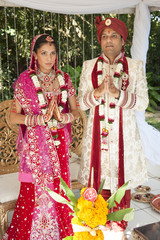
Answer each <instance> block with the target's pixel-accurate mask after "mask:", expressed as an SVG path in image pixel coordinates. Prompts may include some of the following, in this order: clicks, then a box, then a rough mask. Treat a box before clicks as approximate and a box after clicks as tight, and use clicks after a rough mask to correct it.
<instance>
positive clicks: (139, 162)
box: [78, 56, 148, 192]
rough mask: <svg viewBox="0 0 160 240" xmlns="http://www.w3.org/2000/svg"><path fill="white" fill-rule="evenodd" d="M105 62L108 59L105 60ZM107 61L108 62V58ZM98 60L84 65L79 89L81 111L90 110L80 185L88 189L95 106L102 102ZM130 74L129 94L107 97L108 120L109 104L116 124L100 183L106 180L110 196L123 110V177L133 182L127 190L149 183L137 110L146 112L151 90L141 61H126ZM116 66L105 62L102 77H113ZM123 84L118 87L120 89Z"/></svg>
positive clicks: (115, 183) (104, 154) (103, 157)
mask: <svg viewBox="0 0 160 240" xmlns="http://www.w3.org/2000/svg"><path fill="white" fill-rule="evenodd" d="M103 57H104V58H106V57H105V56H103ZM117 58H120V56H118V57H117ZM106 60H107V58H106ZM96 61H97V58H95V59H92V60H87V61H85V62H84V64H83V69H82V73H81V78H80V85H79V89H78V98H79V103H80V108H81V109H82V110H84V111H86V110H88V109H89V116H88V122H87V126H86V129H85V134H84V138H83V145H82V159H81V167H80V172H79V181H80V182H81V183H82V184H84V185H87V184H88V179H89V173H90V161H91V147H92V146H91V145H92V132H93V120H94V111H95V106H97V105H99V104H100V102H99V100H95V98H94V95H93V92H94V89H93V86H92V78H91V74H92V71H93V68H94V65H95V63H96ZM127 62H128V70H129V86H128V87H127V90H126V91H123V90H121V94H120V98H119V100H117V99H115V98H114V97H110V96H109V95H108V94H107V93H106V94H105V101H106V103H105V117H108V116H107V114H108V109H109V102H113V103H115V104H116V107H115V112H114V122H113V124H112V130H111V131H110V133H109V135H108V138H109V150H108V151H104V150H101V179H103V178H104V179H105V186H104V189H111V192H114V191H116V190H117V187H118V162H119V109H120V107H122V108H123V139H124V174H125V182H126V181H128V180H131V182H130V184H129V185H128V188H130V187H136V186H137V185H139V184H143V182H145V181H146V180H147V167H146V160H145V156H144V152H143V149H142V143H141V140H140V135H139V131H138V127H137V122H136V117H135V110H139V111H144V110H145V109H146V108H147V106H148V89H147V82H146V77H145V74H144V70H143V64H142V61H139V60H133V59H131V58H127ZM116 66H117V63H116V60H115V62H114V63H113V65H109V64H107V63H106V62H103V69H102V71H103V77H104V76H105V75H106V74H110V75H111V76H113V75H114V72H115V69H116ZM121 84H122V80H121V79H120V80H119V83H118V84H117V83H115V85H116V87H117V88H119V89H121Z"/></svg>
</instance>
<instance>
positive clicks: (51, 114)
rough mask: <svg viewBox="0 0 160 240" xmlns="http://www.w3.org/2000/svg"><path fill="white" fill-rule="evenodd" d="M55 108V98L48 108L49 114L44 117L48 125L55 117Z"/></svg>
mask: <svg viewBox="0 0 160 240" xmlns="http://www.w3.org/2000/svg"><path fill="white" fill-rule="evenodd" d="M54 108H55V97H52V99H51V101H50V103H49V106H48V108H47V112H46V114H45V115H43V119H44V122H45V123H47V122H49V120H50V119H51V118H52V116H53V111H54Z"/></svg>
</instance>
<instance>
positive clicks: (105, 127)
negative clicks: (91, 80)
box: [97, 53, 129, 151]
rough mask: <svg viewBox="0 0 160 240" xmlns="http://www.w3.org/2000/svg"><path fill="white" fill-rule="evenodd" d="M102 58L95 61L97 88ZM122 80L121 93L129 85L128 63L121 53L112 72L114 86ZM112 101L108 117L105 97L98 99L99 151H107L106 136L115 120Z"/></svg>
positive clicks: (100, 82) (113, 100) (114, 105)
mask: <svg viewBox="0 0 160 240" xmlns="http://www.w3.org/2000/svg"><path fill="white" fill-rule="evenodd" d="M103 61H104V59H103V56H100V57H99V58H98V61H97V81H98V86H100V85H101V84H102V82H103V76H102V69H103ZM120 79H122V87H121V89H122V90H123V91H125V90H126V88H127V87H128V84H129V79H128V63H127V60H126V58H125V56H124V54H123V53H122V56H121V58H120V59H119V60H118V64H117V66H116V70H115V72H114V80H113V81H114V84H115V86H116V87H117V88H119V81H120ZM111 99H112V101H110V102H109V111H108V116H106V112H105V111H106V107H105V97H104V96H101V97H100V105H99V117H100V135H101V150H105V151H107V150H108V135H109V132H110V129H111V128H112V124H113V122H114V119H115V107H116V104H115V103H116V101H117V100H116V99H115V98H111Z"/></svg>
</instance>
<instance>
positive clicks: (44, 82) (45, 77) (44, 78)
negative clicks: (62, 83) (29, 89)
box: [36, 69, 56, 92]
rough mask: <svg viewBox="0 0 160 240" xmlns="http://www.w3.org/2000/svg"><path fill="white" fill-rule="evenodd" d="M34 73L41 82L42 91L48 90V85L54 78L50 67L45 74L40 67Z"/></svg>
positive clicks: (51, 83)
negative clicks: (49, 70) (48, 71)
mask: <svg viewBox="0 0 160 240" xmlns="http://www.w3.org/2000/svg"><path fill="white" fill-rule="evenodd" d="M36 74H37V77H38V79H39V81H40V83H41V88H42V91H46V92H48V90H49V87H50V86H52V85H53V82H54V80H55V79H56V78H55V77H56V75H55V72H54V70H53V69H52V70H51V72H50V73H49V74H45V73H43V72H41V71H40V69H38V70H37V72H36Z"/></svg>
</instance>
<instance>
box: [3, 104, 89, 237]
mask: <svg viewBox="0 0 160 240" xmlns="http://www.w3.org/2000/svg"><path fill="white" fill-rule="evenodd" d="M11 105H12V100H6V101H4V102H1V103H0V145H1V158H0V190H1V191H0V238H1V237H2V236H3V235H4V233H5V232H6V230H7V228H8V213H9V212H10V211H13V210H14V208H15V206H16V202H17V198H18V194H19V188H20V182H19V181H18V171H19V160H18V158H17V154H16V138H17V135H18V130H19V127H18V125H12V124H11V123H10V121H9V113H10V108H11ZM79 114H80V118H79V119H78V120H75V121H73V122H72V124H71V127H72V144H71V155H73V154H74V160H73V161H72V158H71V164H70V167H71V169H72V171H74V170H75V168H76V170H78V169H77V166H79V161H80V156H81V145H82V138H83V133H84V128H85V125H86V122H87V116H86V113H85V112H83V111H82V110H80V109H79ZM74 164H75V166H74ZM72 171H71V187H72V189H76V188H80V189H81V188H82V187H83V185H82V184H81V183H79V182H78V181H77V179H75V178H74V179H72V176H73V175H74V174H72Z"/></svg>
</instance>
